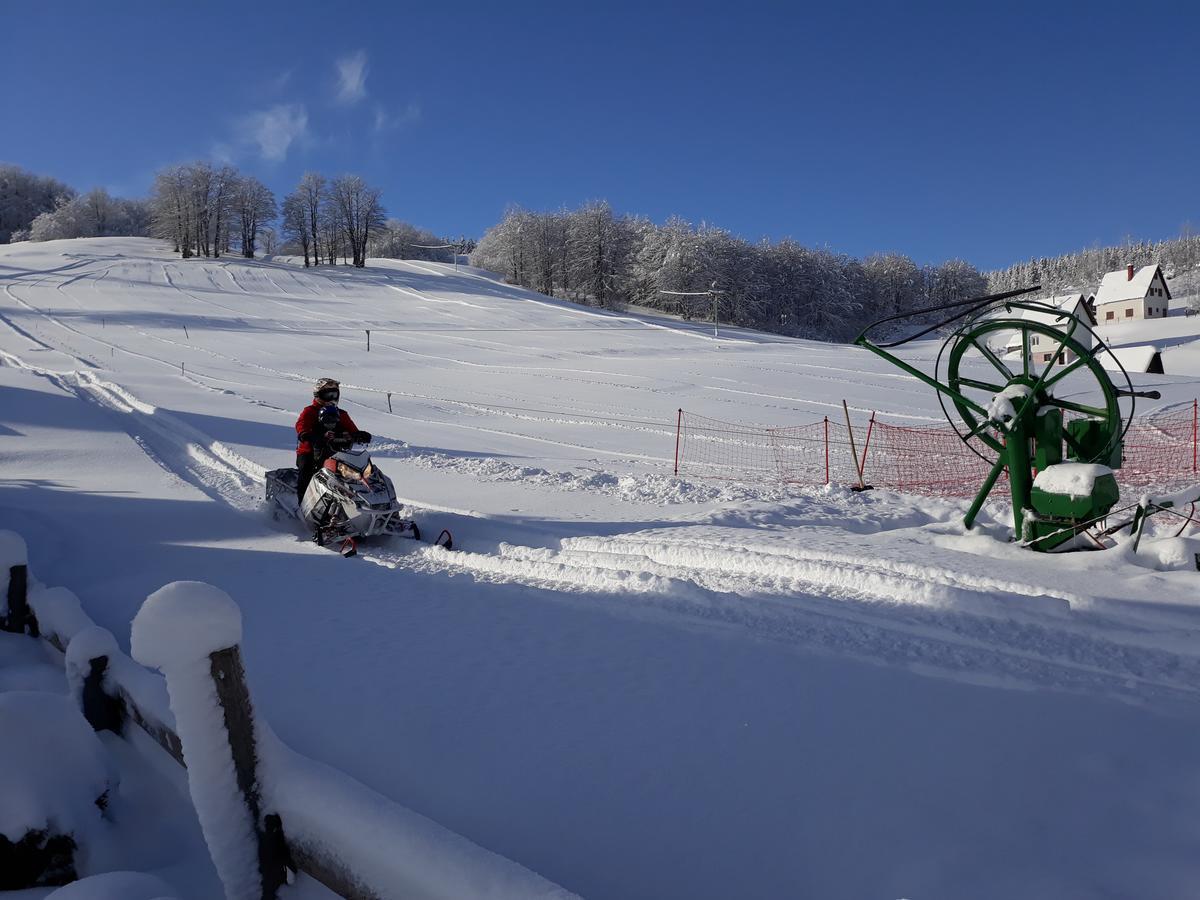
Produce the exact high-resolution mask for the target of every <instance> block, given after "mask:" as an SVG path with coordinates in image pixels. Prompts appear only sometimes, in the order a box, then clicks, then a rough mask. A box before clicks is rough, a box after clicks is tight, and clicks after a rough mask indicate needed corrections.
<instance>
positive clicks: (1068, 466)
mask: <svg viewBox="0 0 1200 900" xmlns="http://www.w3.org/2000/svg"><path fill="white" fill-rule="evenodd" d="M1111 474H1112V469H1110V468H1109V467H1108V466H1101V465H1096V464H1095V463H1056V464H1055V465H1053V466H1047V467H1046V468H1045V469H1044V470H1043V471H1041V472H1038V474H1037V477H1036V478H1034V479H1033V486H1034V487H1035V488H1038V489H1039V490H1043V491H1045V492H1046V493H1048V494H1059V495H1066V496H1068V497H1073V498H1078V497H1087V496H1090V495H1091V493H1092V491H1093V490H1094V489H1095V487H1096V479H1097V478H1100V477H1102V476H1104V475H1111Z"/></svg>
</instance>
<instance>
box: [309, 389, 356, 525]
mask: <svg viewBox="0 0 1200 900" xmlns="http://www.w3.org/2000/svg"><path fill="white" fill-rule="evenodd" d="M340 398H341V385H339V384H338V382H337V381H336V380H334V379H333V378H321V379H319V380H318V381H317V383H316V384H315V385H314V386H313V401H312V403H311V404H309V405H308V406H306V407H304V409H303V410H301V412H300V417H299V418H298V419H296V436H297V439H298V442H297V444H296V470H297V472H298V473H299V477H298V479H297V481H296V498H297V499H298V500H301V501H302V500H303V499H304V492H305V491H306V490H308V483H309V482H310V481H312V477H313V475H314V474H315V473H316V471H317V469H319V468H320V467H321V465H322V464H323V463H324V462H325V460H326V459H327V458H328V457H329V456H331V455H332V454H333V453H334V452H335V450H336V445H337V444H338V443H339V441H340V442H342V443H348V442H351V441H355V442H358V443H361V444H366V443H369V442H370V440H371V434H370V432H367V431H361V430H360V429H359V427H358V426H357V425H355V424H354V420H353V419H351V418H350V414H349V413H348V412H346V411H345V410H344V409H338V406H337V402H338V400H339V399H340Z"/></svg>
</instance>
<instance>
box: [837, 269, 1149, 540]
mask: <svg viewBox="0 0 1200 900" xmlns="http://www.w3.org/2000/svg"><path fill="white" fill-rule="evenodd" d="M1035 290H1038V287H1037V286H1034V287H1031V288H1025V289H1024V290H1020V291H1008V292H1005V293H1002V294H993V295H990V296H987V297H977V298H974V299H971V300H964V301H960V302H958V303H952V304H947V305H945V306H936V307H929V308H926V309H920V310H915V311H913V312H911V313H905V314H903V315H899V316H890V317H888V318H885V319H880V320H879V321H877V322H875V323H873V324H871V325H869V326H868V327H867V328H866V329H864V330H863V332H862V334H860V335H859V336H858V338H856V339H855V343H856V344H859V345H860V346H863V347H866V348H867V349H868V350H870V351H872V352H873V353H876V354H878V355H879V356H881V357H883V358H884V359H886V360H887V361H888V362H890V363H892V364H893V365H896V366H898V367H899V368H901V369H903V370H904V371H905V372H907V373H909V374H910V375H912V376H913V377H915V378H917V379H919V380H921V381H922V382H924V383H925V384H928V385H929V386H930V387H932V388H934V389H935V390H936V391H937V392H938V399H939V402H940V403H941V405H942V411H943V412H944V413H945V414H946V418H947V420H948V421H949V422H950V424H951V426H952V427H953V428H954V430H955V431H956V432H957V433H958V435H959V437H960V438H962V440H963V441H964V442H965V443H966V445H967V446H968V447H969V448H970V449H971V450H972V451H973V452H974V453H976V454H977V455H978V456H980V457H981V458H982V459H984V460H985V461H987V462H989V463H991V469H990V471H989V473H988V475H987V477H986V478H985V479H984V482H983V485H982V486H981V487H980V489H979V492H978V494H976V496H975V500H974V502H973V503H972V504H971V507H970V509H969V510H968V512H967V514H966V516H965V517H964V519H963V523H964V524H965V525H966V527H967V528H970V527H971V526H972V525H973V524H974V522H975V517H976V516H977V515H978V514H979V510H980V508H981V507H982V506H983V503H984V501H985V500H986V499H987V497H988V495H989V494H990V493H991V491H992V488H993V487H994V486H995V484H996V481H997V480H998V479H999V477H1000V474H1001V473H1002V472H1003V471H1005V470H1007V471H1008V481H1009V486H1010V488H1011V492H1012V504H1013V520H1014V523H1015V528H1016V535H1017V537H1018V539H1019V540H1021V541H1022V542H1024V543H1025V544H1026V545H1027V546H1029V547H1031V548H1032V549H1035V550H1051V549H1053V548H1055V547H1059V546H1060V545H1062V544H1065V543H1066V542H1068V541H1070V540H1071V539H1072V538H1074V537H1075V536H1076V535H1077V534H1079V533H1080V532H1083V531H1085V530H1086V529H1087V528H1088V527H1090V526H1091V525H1093V524H1095V523H1096V522H1097V521H1098V520H1100V519H1102V518H1103V517H1104V516H1105V515H1106V514H1107V513H1108V511H1109V510H1110V509H1112V507H1113V505H1114V504H1115V503H1116V502H1117V498H1118V496H1119V495H1118V491H1117V483H1116V479H1115V478H1114V477H1113V474H1112V470H1113V469H1116V468H1119V467H1120V465H1121V452H1122V441H1123V439H1124V437H1125V432H1126V431H1127V430H1128V428H1129V423H1130V421H1131V420H1132V417H1133V398H1134V397H1152V398H1157V397H1158V394H1157V392H1154V391H1150V392H1144V393H1138V392H1135V391H1134V390H1133V386H1132V384H1131V383H1130V381H1129V375H1128V374H1127V373H1126V372H1125V370H1124V368H1122V367H1121V365H1120V363H1119V362H1118V361H1117V360H1116V357H1115V356H1113V354H1112V351H1111V350H1109V348H1108V347H1107V345H1105V343H1104V342H1103V341H1102V340H1100V338H1099V337H1098V336H1097V335H1096V334H1095V332H1093V331H1092V330H1091V329H1090V328H1089V327H1088V326H1087V325H1086V324H1085V323H1084V322H1083V321H1082V320H1081V319H1080V318H1079V317H1078V316H1077V315H1075V312H1074V310H1072V309H1062V308H1059V307H1057V306H1052V305H1049V304H1046V303H1039V302H1036V301H1026V300H1015V299H1014V298H1016V297H1020V296H1021V295H1023V294H1027V293H1030V292H1032V291H1035ZM948 310H956V312H954V313H953V314H952V315H950V316H949V317H948V318H943V319H942V321H939V322H937V323H936V324H933V325H928V326H927V327H924V328H923V329H922V330H920V331H918V332H917V333H916V334H913V335H909V336H908V337H906V338H903V339H901V340H896V341H891V342H889V343H877V342H874V341H872V340H870V339H869V338H868V334H869V333H870V332H871V331H872V330H873V329H876V328H878V327H879V326H881V325H884V324H885V323H889V322H899V321H901V320H904V319H913V318H915V317H918V316H932V315H934V314H937V313H944V312H946V311H948ZM959 320H962V322H961V324H959V325H958V326H957V327H956V328H955V329H954V330H953V331H952V332H951V333H950V335H949V336H948V337H947V338H946V340H945V342H944V343H943V344H942V348H941V351H940V352H939V353H938V357H937V362H936V364H935V369H934V374H933V375H932V376H930V375H927V374H926V373H924V372H922V371H920V370H919V369H917V368H915V367H914V366H912V365H911V364H909V363H907V362H905V361H904V360H902V359H899V358H898V357H896V356H895V355H893V354H891V353H889V352H887V351H888V349H890V348H895V347H898V346H900V345H902V344H905V343H908V342H909V341H911V340H914V339H915V338H918V337H921V336H923V335H926V334H929V333H931V332H933V331H936V330H939V329H943V328H946V327H948V326H950V324H951V323H953V322H956V321H959ZM926 321H928V320H926ZM1103 354H1108V357H1109V363H1110V365H1112V366H1114V367H1115V370H1116V371H1119V372H1120V373H1121V375H1122V376H1123V377H1124V380H1125V384H1126V387H1125V388H1124V389H1120V388H1117V387H1116V386H1115V385H1114V384H1113V382H1112V379H1111V378H1110V377H1109V372H1108V370H1107V369H1106V368H1105V366H1103V365H1101V363H1100V357H1101V356H1102V355H1103ZM943 360H944V361H945V373H944V374H943V372H942V367H943ZM947 399H948V400H949V401H950V407H949V408H947V405H946V400H947ZM1125 401H1127V404H1126V406H1127V408H1122V403H1123V402H1125Z"/></svg>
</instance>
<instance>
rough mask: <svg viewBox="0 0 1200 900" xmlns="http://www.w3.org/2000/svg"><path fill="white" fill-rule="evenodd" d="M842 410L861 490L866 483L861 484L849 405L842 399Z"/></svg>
mask: <svg viewBox="0 0 1200 900" xmlns="http://www.w3.org/2000/svg"><path fill="white" fill-rule="evenodd" d="M842 412H844V413H845V414H846V434H848V435H849V436H850V455H851V456H852V457H854V471H855V472H857V473H858V489H859V490H860V491H861V490H862V489H863V488H864V487H866V485H864V484H863V479H862V466H860V465H859V464H858V450H857V449H856V448H855V446H854V426H852V425H851V424H850V407H849V406H847V405H846V401H845V400H843V401H842Z"/></svg>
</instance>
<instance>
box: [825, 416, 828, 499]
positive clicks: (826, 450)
mask: <svg viewBox="0 0 1200 900" xmlns="http://www.w3.org/2000/svg"><path fill="white" fill-rule="evenodd" d="M825 483H826V484H829V416H826V417H825Z"/></svg>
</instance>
